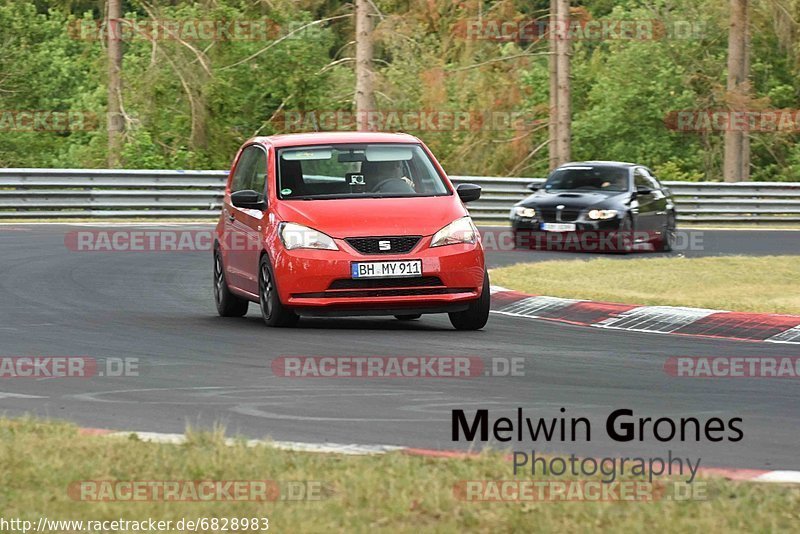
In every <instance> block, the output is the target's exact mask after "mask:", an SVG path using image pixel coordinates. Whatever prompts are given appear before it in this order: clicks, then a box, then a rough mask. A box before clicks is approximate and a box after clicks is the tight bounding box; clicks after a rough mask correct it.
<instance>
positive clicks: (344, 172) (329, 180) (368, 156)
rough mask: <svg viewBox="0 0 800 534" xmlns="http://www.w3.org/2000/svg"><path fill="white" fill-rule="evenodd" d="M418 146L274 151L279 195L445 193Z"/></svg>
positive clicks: (436, 194) (286, 149) (353, 145)
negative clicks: (276, 157) (276, 154)
mask: <svg viewBox="0 0 800 534" xmlns="http://www.w3.org/2000/svg"><path fill="white" fill-rule="evenodd" d="M448 194H450V192H449V190H448V189H447V187H446V186H445V184H444V182H443V181H442V178H441V177H440V176H439V173H437V172H436V169H435V168H434V167H433V163H432V162H431V160H430V158H429V157H428V156H427V154H426V153H425V152H424V151H423V150H422V148H421V147H420V146H419V145H408V144H389V143H386V144H346V145H345V144H342V145H329V146H313V147H303V148H284V149H281V150H279V151H278V197H279V198H281V199H284V200H293V199H297V200H308V199H323V198H376V197H377V198H382V197H419V196H422V197H427V196H439V195H448Z"/></svg>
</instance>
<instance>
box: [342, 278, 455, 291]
mask: <svg viewBox="0 0 800 534" xmlns="http://www.w3.org/2000/svg"><path fill="white" fill-rule="evenodd" d="M443 285H444V284H443V283H442V280H441V278H439V277H438V276H421V277H419V278H373V279H369V278H367V279H364V280H351V279H349V278H342V279H340V280H334V281H333V283H331V285H330V287H329V288H328V289H386V288H396V287H436V286H443Z"/></svg>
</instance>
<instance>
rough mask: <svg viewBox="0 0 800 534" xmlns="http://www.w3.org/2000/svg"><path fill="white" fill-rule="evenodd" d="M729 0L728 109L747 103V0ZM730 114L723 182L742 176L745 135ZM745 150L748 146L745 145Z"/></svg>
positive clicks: (742, 177)
mask: <svg viewBox="0 0 800 534" xmlns="http://www.w3.org/2000/svg"><path fill="white" fill-rule="evenodd" d="M729 1H730V11H731V16H730V29H729V31H728V84H727V89H728V98H729V101H730V103H731V105H730V106H729V111H737V110H744V109H746V107H747V104H746V102H747V101H746V97H747V94H748V87H747V85H748V81H747V74H748V73H747V63H748V59H747V55H748V54H747V3H748V0H729ZM733 122H734V121H733V117H731V120H730V121H729V123H730V124H729V126H728V128H727V129H726V130H725V161H724V163H723V177H724V179H725V181H726V182H741V181H742V180H744V179H745V174H746V173H745V172H744V169H745V168H749V161H745V151H746V148H745V141H744V138H745V135H746V132H742V131H739V130H736V129H734V128H733V127H732V126H733ZM747 152H749V146H748V147H747Z"/></svg>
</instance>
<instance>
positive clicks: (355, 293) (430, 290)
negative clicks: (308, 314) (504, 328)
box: [292, 287, 474, 299]
mask: <svg viewBox="0 0 800 534" xmlns="http://www.w3.org/2000/svg"><path fill="white" fill-rule="evenodd" d="M472 291H474V289H470V288H458V287H407V288H397V289H358V290H344V291H322V292H319V293H295V294H293V295H292V297H294V298H305V299H337V298H372V297H418V296H423V295H449V294H452V293H469V292H472Z"/></svg>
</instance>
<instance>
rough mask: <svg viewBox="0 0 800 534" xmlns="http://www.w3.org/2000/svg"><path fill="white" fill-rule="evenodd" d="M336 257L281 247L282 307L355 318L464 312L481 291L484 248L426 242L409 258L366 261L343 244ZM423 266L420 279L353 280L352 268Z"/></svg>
mask: <svg viewBox="0 0 800 534" xmlns="http://www.w3.org/2000/svg"><path fill="white" fill-rule="evenodd" d="M336 244H337V245H338V246H339V250H338V251H333V250H309V249H296V250H285V249H284V248H283V247H277V249H278V251H279V252H278V254H276V257H275V259H274V264H275V265H274V268H275V279H276V282H277V286H278V287H277V289H278V294H279V296H280V299H281V302H282V303H283V304H284V305H285V306H288V307H290V308H292V309H294V310H295V311H297V312H299V313H301V314H308V315H314V314H319V315H338V314H343V315H346V314H348V313H352V314H354V315H369V314H376V315H378V314H380V315H382V314H390V315H391V314H400V313H435V312H445V311H461V310H463V309H465V308H466V306H467V305H468V304H469V303H470V302H471V301H473V300H475V299H477V298H478V297H479V296H480V294H481V290H482V287H483V278H484V256H483V250H482V248H481V246H480V244H477V243H476V244H472V245H469V244H459V245H446V246H442V247H435V248H430V246H429V245H430V237H425V238H423V239H422V240H421V242H420V243H419V244H418V245H417V246H416V247H415V248H414V250H412V251H411V252H410V253H408V254H401V255H394V254H375V255H365V254H360V253H358V252H356V251H355V250H353V249H352V248H351V247H350V246H349V245H348V244H347V243H346V242H345V241H343V240H339V239H337V240H336ZM412 259H415V260H416V259H418V260H422V277H421V278H400V279H387V278H379V279H358V280H353V279H352V278H351V263H352V262H368V261H393V260H412Z"/></svg>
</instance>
